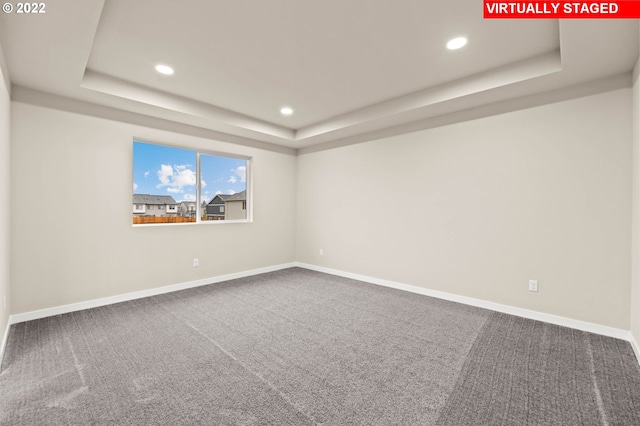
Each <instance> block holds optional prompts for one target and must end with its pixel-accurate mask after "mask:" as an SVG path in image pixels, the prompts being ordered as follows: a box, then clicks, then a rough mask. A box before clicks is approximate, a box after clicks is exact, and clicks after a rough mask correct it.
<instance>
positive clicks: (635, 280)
mask: <svg viewBox="0 0 640 426" xmlns="http://www.w3.org/2000/svg"><path fill="white" fill-rule="evenodd" d="M639 74H640V59H638V62H637V63H636V66H635V69H634V72H633V76H634V79H633V89H632V91H633V108H632V114H633V118H632V121H633V157H632V163H633V188H632V190H633V192H632V197H631V199H632V204H633V210H632V212H633V213H632V220H631V229H632V232H631V238H632V241H631V243H632V244H631V248H632V249H631V256H632V257H631V259H632V263H631V267H632V268H631V297H630V299H631V334H632V336H633V338H634V340H635V342H636V345H637V344H638V343H640V76H639ZM638 349H640V347H636V350H638Z"/></svg>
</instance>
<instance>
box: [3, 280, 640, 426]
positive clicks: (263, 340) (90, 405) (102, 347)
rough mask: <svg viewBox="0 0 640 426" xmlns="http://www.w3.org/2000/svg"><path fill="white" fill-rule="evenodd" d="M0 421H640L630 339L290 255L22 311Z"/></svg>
mask: <svg viewBox="0 0 640 426" xmlns="http://www.w3.org/2000/svg"><path fill="white" fill-rule="evenodd" d="M0 371H1V372H0V423H1V424H11V425H14V424H16V425H22V424H24V425H40V424H42V425H45V424H46V425H50V424H167V425H169V424H171V425H173V424H277V425H287V424H295V425H306V424H381V425H382V424H384V425H387V424H425V425H428V424H456V425H460V424H510V425H512V424H554V425H559V424H640V368H639V366H638V363H637V362H636V360H635V357H634V355H633V352H632V350H631V347H630V345H629V344H628V343H627V342H624V341H620V340H616V339H611V338H605V337H601V336H596V335H593V334H589V333H584V332H579V331H575V330H570V329H567V328H562V327H558V326H553V325H548V324H543V323H540V322H536V321H531V320H525V319H521V318H516V317H511V316H508V315H503V314H498V313H493V312H491V311H486V310H483V309H479V308H473V307H469V306H465V305H460V304H456V303H451V302H446V301H442V300H438V299H433V298H429V297H424V296H419V295H415V294H411V293H405V292H401V291H397V290H393V289H388V288H384V287H378V286H373V285H370V284H366V283H362V282H358V281H353V280H348V279H343V278H338V277H334V276H329V275H325V274H321V273H317V272H312V271H307V270H304V269H299V268H292V269H287V270H283V271H278V272H273V273H268V274H263V275H259V276H254V277H249V278H244V279H239V280H233V281H228V282H225V283H220V284H214V285H211V286H206V287H199V288H195V289H190V290H185V291H181V292H176V293H171V294H165V295H161V296H155V297H150V298H146V299H139V300H135V301H130V302H125V303H119V304H116V305H110V306H105V307H100V308H95V309H90V310H86V311H81V312H75V313H70V314H65V315H60V316H56V317H51V318H45V319H41V320H36V321H31V322H26V323H21V324H16V325H13V326H12V327H11V331H10V335H9V341H8V346H7V350H6V354H5V357H4V360H3V363H2V366H1V369H0Z"/></svg>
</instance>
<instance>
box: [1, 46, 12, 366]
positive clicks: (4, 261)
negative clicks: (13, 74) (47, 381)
mask: <svg viewBox="0 0 640 426" xmlns="http://www.w3.org/2000/svg"><path fill="white" fill-rule="evenodd" d="M2 55H3V53H2V48H1V47H0V56H2ZM2 62H3V61H2V60H1V59H0V63H2ZM4 72H5V71H4V70H3V69H2V68H1V67H0V206H1V207H0V357H1V356H2V349H3V346H2V343H3V342H4V341H5V337H6V336H5V332H6V331H7V324H8V323H9V314H10V310H11V294H10V279H11V275H10V259H11V254H10V253H11V250H10V231H11V219H10V209H9V205H10V202H11V201H10V191H11V187H10V170H11V157H10V127H9V121H10V118H9V114H10V102H9V93H8V88H7V86H6V85H5V78H4V77H3V74H4ZM5 303H6V306H5Z"/></svg>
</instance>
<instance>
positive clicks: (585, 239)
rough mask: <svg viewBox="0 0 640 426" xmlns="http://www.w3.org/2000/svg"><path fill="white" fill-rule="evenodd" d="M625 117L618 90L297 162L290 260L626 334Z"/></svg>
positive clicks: (627, 100)
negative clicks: (535, 286)
mask: <svg viewBox="0 0 640 426" xmlns="http://www.w3.org/2000/svg"><path fill="white" fill-rule="evenodd" d="M630 107H631V90H630V89H623V90H616V91H612V92H607V93H603V94H599V95H594V96H590V97H585V98H580V99H574V100H570V101H565V102H560V103H555V104H549V105H544V106H540V107H536V108H531V109H527V110H521V111H516V112H510V113H506V114H502V115H497V116H492V117H488V118H483V119H478V120H475V121H469V122H464V123H459V124H455V125H451V126H446V127H440V128H435V129H430V130H425V131H420V132H416V133H410V134H405V135H401V136H394V137H390V138H386V139H381V140H376V141H370V142H367V143H361V144H357V145H351V146H345V147H342V148H337V149H333V150H327V151H320V152H315V153H309V154H303V155H300V156H299V157H298V186H297V195H298V196H297V239H296V241H297V243H296V252H297V260H298V261H300V262H304V263H308V264H312V265H317V266H321V267H327V268H332V269H336V270H340V271H344V272H350V273H355V274H361V275H365V276H371V277H376V278H379V279H384V280H390V281H395V282H399V283H404V284H410V285H413V286H418V287H424V288H429V289H433V290H439V291H444V292H449V293H453V294H457V295H464V296H468V297H472V298H477V299H482V300H487V301H491V302H496V303H501V304H506V305H511V306H515V307H519V308H524V309H530V310H534V311H539V312H543V313H548V314H553V315H559V316H563V317H567V318H572V319H577V320H582V321H587V322H592V323H596V324H601V325H605V326H610V327H616V328H621V329H625V330H628V329H629V316H630V307H629V294H630V281H631V276H630V275H631V260H630V257H631V252H630V246H631V240H630V235H631V201H630V197H629V194H630V193H631V161H629V158H630V156H631V139H632V137H631V108H630ZM320 249H323V253H324V255H323V256H321V255H320V254H319V250H320ZM529 279H535V280H538V282H539V292H538V293H532V292H529V291H528V280H529Z"/></svg>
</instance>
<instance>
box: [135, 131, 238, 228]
mask: <svg viewBox="0 0 640 426" xmlns="http://www.w3.org/2000/svg"><path fill="white" fill-rule="evenodd" d="M249 165H250V159H249V158H244V157H239V156H238V157H236V156H231V155H226V154H214V153H209V152H199V151H195V150H190V149H183V148H176V147H171V146H165V145H157V144H150V143H144V142H138V141H134V142H133V205H134V209H133V211H134V215H133V223H134V224H158V223H182V222H191V223H194V222H195V223H199V222H205V221H217V220H225V221H246V220H248V219H249V218H250V216H249V213H248V210H247V201H249V200H250V199H249V198H248V194H247V188H248V180H249V179H248V175H249ZM150 203H151V204H155V205H156V206H157V209H156V210H157V213H155V214H154V213H151V214H150V215H141V214H140V213H144V209H145V205H144V204H147V208H148V209H149V210H151V209H152V208H153V206H152V205H149V204H150ZM181 203H184V204H181ZM188 203H190V204H191V205H190V206H189V207H188V210H189V211H192V212H193V213H194V214H192V215H184V214H183V213H180V214H176V213H178V210H179V209H178V205H182V206H185V205H189V204H188ZM138 207H141V208H140V209H138ZM182 209H183V207H181V208H180V211H183V210H182ZM136 213H138V214H136Z"/></svg>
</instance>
